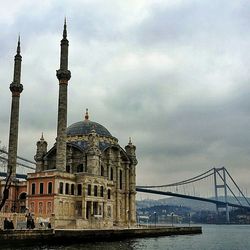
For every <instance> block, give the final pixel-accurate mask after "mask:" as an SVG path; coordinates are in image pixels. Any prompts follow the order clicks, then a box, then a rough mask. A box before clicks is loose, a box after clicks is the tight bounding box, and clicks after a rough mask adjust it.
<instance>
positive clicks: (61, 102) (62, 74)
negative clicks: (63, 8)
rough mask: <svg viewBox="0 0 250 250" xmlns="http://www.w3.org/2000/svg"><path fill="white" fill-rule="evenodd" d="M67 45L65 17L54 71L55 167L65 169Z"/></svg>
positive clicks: (67, 79)
mask: <svg viewBox="0 0 250 250" xmlns="http://www.w3.org/2000/svg"><path fill="white" fill-rule="evenodd" d="M68 47H69V41H68V40H67V25H66V18H65V20H64V28H63V39H62V40H61V56H60V69H59V70H57V71H56V76H57V78H58V80H59V99H58V119H57V139H56V140H57V141H56V151H57V154H56V168H57V169H58V170H60V171H65V170H66V139H67V136H66V129H67V99H68V81H69V79H70V77H71V73H70V71H69V70H68Z"/></svg>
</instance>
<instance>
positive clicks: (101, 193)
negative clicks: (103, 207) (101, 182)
mask: <svg viewBox="0 0 250 250" xmlns="http://www.w3.org/2000/svg"><path fill="white" fill-rule="evenodd" d="M100 196H101V197H103V186H101V190H100Z"/></svg>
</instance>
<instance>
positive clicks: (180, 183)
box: [137, 168, 214, 188]
mask: <svg viewBox="0 0 250 250" xmlns="http://www.w3.org/2000/svg"><path fill="white" fill-rule="evenodd" d="M212 170H214V169H213V168H212V169H209V170H208V171H206V172H204V173H202V174H199V175H197V176H195V177H192V178H189V179H186V180H184V181H179V182H175V183H171V184H165V185H157V186H137V187H139V188H158V187H171V186H179V185H184V184H189V183H192V182H195V181H196V180H195V179H197V178H199V177H201V176H204V175H206V174H208V173H209V172H211V171H212ZM212 174H213V173H211V174H209V175H207V176H205V177H202V178H199V179H197V180H202V179H204V178H206V177H209V176H210V175H212Z"/></svg>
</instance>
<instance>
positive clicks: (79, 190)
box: [77, 184, 82, 195]
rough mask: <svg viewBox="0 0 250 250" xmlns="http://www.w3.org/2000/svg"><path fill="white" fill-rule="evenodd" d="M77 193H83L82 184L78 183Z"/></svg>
mask: <svg viewBox="0 0 250 250" xmlns="http://www.w3.org/2000/svg"><path fill="white" fill-rule="evenodd" d="M77 194H78V195H82V184H78V185H77Z"/></svg>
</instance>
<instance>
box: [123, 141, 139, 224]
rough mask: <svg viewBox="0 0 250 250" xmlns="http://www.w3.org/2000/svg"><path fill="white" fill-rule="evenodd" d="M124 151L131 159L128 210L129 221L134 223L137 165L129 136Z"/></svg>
mask: <svg viewBox="0 0 250 250" xmlns="http://www.w3.org/2000/svg"><path fill="white" fill-rule="evenodd" d="M125 150H126V153H127V154H128V157H129V158H130V160H131V164H130V171H129V172H130V173H129V211H130V222H131V223H136V202H135V195H136V186H135V182H136V169H135V167H136V165H137V163H138V162H137V159H136V153H135V150H136V146H135V145H133V143H132V141H131V138H129V143H128V145H127V146H126V147H125Z"/></svg>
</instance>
